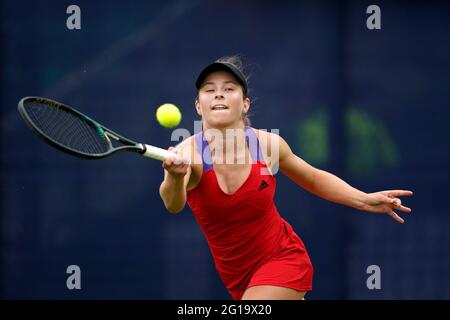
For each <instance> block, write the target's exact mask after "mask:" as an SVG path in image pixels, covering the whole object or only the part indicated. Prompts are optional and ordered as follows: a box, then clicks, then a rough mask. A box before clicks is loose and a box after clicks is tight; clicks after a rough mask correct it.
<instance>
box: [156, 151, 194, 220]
mask: <svg viewBox="0 0 450 320" xmlns="http://www.w3.org/2000/svg"><path fill="white" fill-rule="evenodd" d="M173 149H174V148H172V147H171V148H169V150H173ZM187 149H189V148H186V147H185V146H180V149H179V151H178V152H177V154H179V156H178V157H177V158H169V159H166V160H165V161H164V162H163V168H164V180H163V182H162V183H161V186H160V188H159V194H160V196H161V198H162V200H163V202H164V206H165V207H166V209H167V210H168V211H169V212H170V213H174V214H175V213H179V212H180V211H181V210H183V208H184V205H185V204H186V187H187V184H188V182H189V179H190V176H191V172H192V168H191V165H190V161H189V160H188V159H189V158H190V155H189V153H190V152H187V151H188V150H187Z"/></svg>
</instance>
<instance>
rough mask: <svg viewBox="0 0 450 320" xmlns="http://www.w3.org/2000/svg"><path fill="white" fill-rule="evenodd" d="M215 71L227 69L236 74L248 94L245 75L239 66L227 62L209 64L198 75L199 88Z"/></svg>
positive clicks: (197, 84)
mask: <svg viewBox="0 0 450 320" xmlns="http://www.w3.org/2000/svg"><path fill="white" fill-rule="evenodd" d="M214 71H227V72H229V73H231V74H232V75H234V76H235V77H236V79H237V80H238V81H239V83H240V84H241V85H242V88H243V89H244V90H243V91H244V95H247V81H246V80H245V77H244V75H243V74H242V72H241V71H240V70H239V69H238V68H236V67H235V66H233V65H232V64H230V63H226V62H214V63H212V64H210V65H209V66H207V67H205V68H204V69H203V70H202V72H200V74H199V75H198V77H197V81H195V86H196V87H197V90H199V89H200V86H201V85H202V83H203V81H205V79H206V77H207V76H208V75H209V74H210V73H212V72H214Z"/></svg>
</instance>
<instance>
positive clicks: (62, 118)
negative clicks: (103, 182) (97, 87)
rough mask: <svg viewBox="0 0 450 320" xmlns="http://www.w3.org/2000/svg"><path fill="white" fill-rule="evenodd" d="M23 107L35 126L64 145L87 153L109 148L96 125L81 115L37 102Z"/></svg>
mask: <svg viewBox="0 0 450 320" xmlns="http://www.w3.org/2000/svg"><path fill="white" fill-rule="evenodd" d="M25 108H26V110H27V113H28V115H29V116H30V118H31V120H32V121H33V123H34V125H35V126H36V127H37V128H39V129H40V130H41V131H42V132H43V133H44V134H45V135H47V136H48V137H49V138H51V139H52V140H54V141H55V142H58V143H59V144H62V145H64V146H65V147H68V148H71V149H74V150H76V151H79V152H84V153H89V154H101V153H105V152H107V151H108V150H109V148H110V143H109V142H108V141H107V140H106V139H105V137H104V136H102V135H101V134H99V131H98V128H97V126H95V125H94V124H93V123H92V122H91V121H90V120H88V119H85V118H84V117H82V116H81V115H78V114H74V113H71V112H68V111H66V110H64V109H61V108H56V107H53V106H49V105H45V104H39V103H37V102H34V103H29V104H28V105H26V106H25Z"/></svg>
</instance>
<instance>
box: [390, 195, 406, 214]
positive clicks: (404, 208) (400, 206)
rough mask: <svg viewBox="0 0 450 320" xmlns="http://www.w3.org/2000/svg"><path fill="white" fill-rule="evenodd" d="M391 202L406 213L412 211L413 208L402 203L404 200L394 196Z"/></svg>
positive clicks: (394, 206)
mask: <svg viewBox="0 0 450 320" xmlns="http://www.w3.org/2000/svg"><path fill="white" fill-rule="evenodd" d="M391 204H392V205H393V208H395V209H397V210H400V211H403V212H406V213H410V212H411V208H408V207H405V206H403V205H402V201H401V200H400V199H398V198H394V199H392V200H391Z"/></svg>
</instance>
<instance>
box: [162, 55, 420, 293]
mask: <svg viewBox="0 0 450 320" xmlns="http://www.w3.org/2000/svg"><path fill="white" fill-rule="evenodd" d="M196 87H197V90H198V95H197V98H196V99H195V108H196V110H197V113H198V114H199V115H200V116H201V119H202V126H203V130H202V132H200V133H198V134H196V135H194V136H191V137H189V138H188V139H185V140H184V141H183V142H182V143H180V144H179V145H178V146H177V147H176V148H175V149H174V148H169V150H175V151H176V152H177V158H171V159H167V160H166V161H164V162H163V167H164V181H163V182H162V184H161V187H160V195H161V197H162V199H163V201H164V205H165V207H166V208H167V210H168V211H169V212H171V213H178V212H180V211H181V210H182V209H183V208H184V206H185V203H186V202H187V203H188V205H189V206H190V208H191V210H192V212H193V214H194V216H195V218H196V220H197V222H198V223H199V225H200V227H201V229H202V231H203V232H204V234H205V236H206V239H207V241H208V244H209V247H210V250H211V253H212V255H213V258H214V261H215V265H216V269H217V271H218V273H219V275H220V277H221V279H222V281H223V283H224V284H225V286H226V287H227V289H228V291H229V292H230V294H231V296H232V297H233V298H234V299H283V300H286V299H303V297H304V295H305V293H306V292H307V291H310V290H311V289H312V277H313V267H312V265H311V261H310V259H309V256H308V253H307V251H306V249H305V246H304V244H303V242H302V240H301V239H300V238H299V236H298V235H297V234H296V233H295V232H294V231H293V230H292V227H291V226H290V225H289V224H288V223H287V222H286V221H285V220H284V219H283V218H282V217H281V216H280V214H279V213H278V211H277V208H276V207H275V205H274V202H273V197H274V192H275V185H276V181H275V178H274V176H273V175H272V172H274V170H273V169H274V168H279V169H280V170H281V172H282V173H283V174H285V175H286V176H288V177H289V178H290V179H292V180H293V181H294V182H296V183H297V184H298V185H300V186H301V187H303V188H304V189H306V190H308V191H310V192H312V193H313V194H316V195H317V196H319V197H322V198H324V199H326V200H329V201H333V202H336V203H340V204H343V205H346V206H349V207H353V208H356V209H359V210H363V211H368V212H376V213H385V214H388V215H390V216H391V217H392V218H394V219H395V220H396V221H398V222H400V223H403V222H404V221H403V219H402V218H400V217H399V216H398V215H397V214H396V213H395V212H394V209H396V210H400V211H403V212H411V209H409V208H407V207H405V206H403V205H402V202H401V200H400V199H399V198H398V197H400V196H410V195H412V192H411V191H404V190H390V191H381V192H375V193H365V192H362V191H360V190H357V189H355V188H353V187H351V186H350V185H348V184H347V183H345V182H344V181H342V180H341V179H340V178H338V177H336V176H334V175H332V174H331V173H328V172H326V171H323V170H320V169H317V168H314V167H313V166H311V165H309V164H308V163H306V162H305V161H303V160H302V159H301V158H299V157H298V156H296V155H295V154H294V153H293V152H292V150H291V148H290V147H289V145H288V144H287V143H286V141H285V140H284V139H283V138H281V137H280V136H278V135H276V134H273V133H269V132H266V131H262V130H258V129H255V128H251V127H250V126H249V122H248V118H247V113H248V111H249V108H250V99H249V98H248V96H247V91H248V88H247V80H246V77H245V75H244V74H243V72H242V70H241V62H240V60H239V58H237V57H226V58H222V59H219V60H217V61H216V62H215V63H213V64H210V65H208V66H207V67H206V68H205V69H203V70H202V72H201V73H200V74H199V76H198V79H197V81H196Z"/></svg>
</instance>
